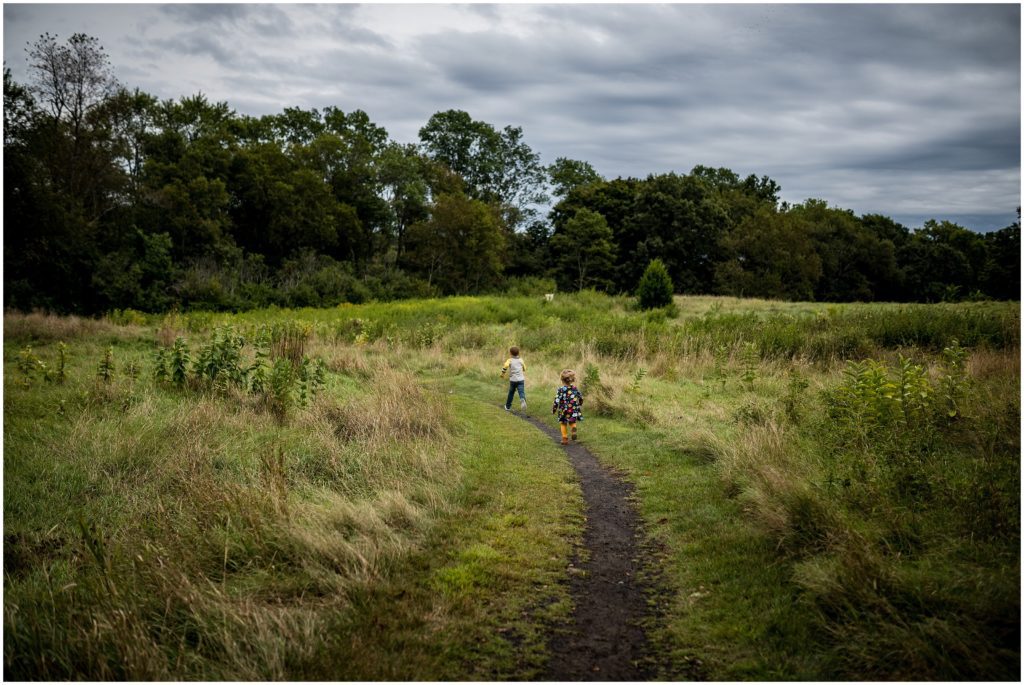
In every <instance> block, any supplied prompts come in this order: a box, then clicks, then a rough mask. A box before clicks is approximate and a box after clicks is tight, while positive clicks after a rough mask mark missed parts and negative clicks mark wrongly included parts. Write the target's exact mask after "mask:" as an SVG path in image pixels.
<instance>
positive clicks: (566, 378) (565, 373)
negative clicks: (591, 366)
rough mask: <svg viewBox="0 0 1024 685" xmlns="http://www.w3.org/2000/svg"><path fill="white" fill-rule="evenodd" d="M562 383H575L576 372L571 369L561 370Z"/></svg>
mask: <svg viewBox="0 0 1024 685" xmlns="http://www.w3.org/2000/svg"><path fill="white" fill-rule="evenodd" d="M561 376H562V382H563V383H565V384H566V385H571V384H572V383H575V382H576V372H575V371H573V370H572V369H562V375H561Z"/></svg>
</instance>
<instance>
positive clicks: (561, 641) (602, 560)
mask: <svg viewBox="0 0 1024 685" xmlns="http://www.w3.org/2000/svg"><path fill="white" fill-rule="evenodd" d="M520 416H521V417H522V418H524V419H525V420H526V421H529V422H530V423H532V424H533V425H534V426H536V427H537V428H539V429H540V430H542V431H544V432H545V433H547V434H548V435H550V436H551V437H552V439H554V440H555V441H556V442H561V435H560V434H559V432H558V429H557V428H552V427H550V426H548V425H547V424H545V423H543V422H542V421H541V420H540V419H537V418H535V417H531V416H522V415H520ZM563 449H564V450H565V452H566V455H567V456H568V457H569V461H570V462H571V463H572V465H573V468H575V469H576V473H577V474H578V475H579V478H580V485H581V486H582V489H583V500H584V504H585V507H586V525H585V529H584V533H583V546H584V547H585V548H586V553H587V556H588V557H589V558H588V559H586V560H584V561H582V562H581V561H580V560H579V559H575V560H574V562H573V565H574V567H575V568H576V570H577V572H575V573H573V574H572V576H571V580H570V589H571V593H572V598H573V604H574V610H573V616H572V623H571V625H570V626H569V628H568V632H567V633H563V632H561V631H559V632H557V633H556V634H555V635H554V636H552V639H551V643H550V648H551V653H552V657H551V662H550V664H549V665H548V670H547V673H546V675H545V678H544V679H545V680H553V681H580V680H632V681H637V680H650V679H652V678H654V677H655V676H656V675H657V674H656V673H655V672H654V669H653V668H652V666H651V661H650V659H649V658H645V657H649V655H648V653H647V647H648V642H647V637H646V635H645V634H644V631H643V628H642V627H641V621H642V620H643V619H644V618H646V617H648V616H649V615H650V614H651V611H650V609H649V607H648V601H647V599H648V595H647V593H646V592H645V587H644V585H643V584H642V583H641V579H640V578H639V577H638V574H639V572H640V570H641V566H642V564H641V548H640V528H639V523H640V519H639V516H638V515H637V513H636V511H635V509H634V507H633V505H632V502H631V501H630V495H631V493H632V489H633V488H632V485H630V484H629V483H627V482H625V481H624V480H622V479H620V478H618V477H616V476H615V475H614V474H613V473H612V472H611V471H609V470H608V469H606V468H605V467H603V466H601V464H600V463H599V462H598V461H597V458H596V457H594V455H593V454H591V453H590V452H589V451H588V450H587V449H586V448H585V447H583V446H582V445H580V444H579V443H578V442H570V443H569V444H568V445H566V446H565V447H563Z"/></svg>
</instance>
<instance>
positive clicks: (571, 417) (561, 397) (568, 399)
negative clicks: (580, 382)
mask: <svg viewBox="0 0 1024 685" xmlns="http://www.w3.org/2000/svg"><path fill="white" fill-rule="evenodd" d="M551 413H552V414H555V413H557V414H558V421H559V422H560V423H576V422H577V421H582V420H583V395H582V394H581V393H580V391H579V389H578V388H577V387H576V386H575V385H563V386H562V387H560V388H559V389H558V392H557V393H555V401H554V403H553V404H552V405H551Z"/></svg>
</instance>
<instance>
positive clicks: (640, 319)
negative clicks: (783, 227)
mask: <svg viewBox="0 0 1024 685" xmlns="http://www.w3.org/2000/svg"><path fill="white" fill-rule="evenodd" d="M674 308H675V315H673V312H672V311H669V310H655V311H652V312H638V311H636V309H635V307H634V306H633V304H632V302H631V301H630V300H628V299H626V298H611V297H606V296H603V295H599V294H596V293H580V294H578V295H561V294H560V295H558V296H557V297H556V299H555V301H554V302H552V303H545V302H544V301H543V299H542V298H540V297H505V298H497V297H478V298H451V299H443V300H423V301H408V302H401V303H393V304H380V303H370V304H366V305H359V306H342V307H338V308H334V309H330V310H298V311H286V310H273V309H272V310H264V311H259V312H246V313H244V314H237V315H230V314H211V313H190V314H173V315H168V316H148V315H141V314H138V313H135V312H120V313H116V314H115V315H113V316H112V317H110V318H109V319H107V320H103V321H89V320H82V319H74V318H61V317H47V316H43V315H28V316H13V315H12V316H7V317H5V344H4V364H5V367H4V368H5V376H4V384H5V401H4V420H5V432H4V448H5V469H4V479H5V480H4V484H5V494H6V500H5V502H6V504H5V510H4V534H5V546H4V547H5V549H4V551H5V581H4V589H5V600H4V611H5V619H4V620H5V639H4V650H5V672H6V673H7V674H9V675H11V676H12V677H24V678H45V679H64V678H72V677H76V678H77V677H87V678H93V679H105V678H129V679H159V678H163V679H193V678H198V679H250V680H268V679H359V680H376V679H393V680H407V679H431V680H433V679H438V680H447V679H451V680H461V679H474V680H476V679H479V680H490V679H525V678H536V677H539V675H541V674H542V668H543V663H544V659H545V654H546V650H545V646H544V645H545V639H546V635H548V633H549V631H550V629H551V627H552V626H553V625H557V624H559V623H560V622H561V621H563V620H564V619H565V617H566V616H567V612H568V611H569V598H568V596H567V594H566V592H567V589H566V588H567V586H566V578H565V576H566V574H565V567H566V564H567V563H568V559H569V558H570V556H571V554H572V549H573V545H574V544H575V543H576V542H577V541H578V539H579V535H580V527H581V524H582V519H581V514H580V512H581V501H580V493H579V490H578V487H577V485H576V484H575V481H574V478H573V476H572V472H571V469H570V468H569V466H568V465H567V463H566V462H565V460H564V458H563V455H562V453H561V451H560V450H559V449H558V448H557V447H556V446H554V445H552V444H551V442H550V440H549V439H548V438H547V437H546V436H544V435H542V434H541V433H540V432H538V431H536V430H535V429H533V428H532V427H530V426H529V425H528V424H526V423H525V422H522V421H520V420H518V419H517V418H515V417H512V416H508V415H507V414H505V412H503V411H501V410H500V408H499V404H500V402H501V401H502V400H503V399H504V396H505V392H506V390H507V383H505V382H503V381H501V380H500V379H499V378H498V371H499V369H500V365H501V363H502V361H504V359H505V358H506V357H507V349H508V347H509V346H510V345H513V344H515V345H518V346H519V347H520V348H521V349H522V350H523V357H524V359H525V361H526V363H527V365H528V369H527V394H528V398H529V402H530V408H531V411H533V412H537V413H538V414H540V415H542V416H547V409H548V406H549V404H550V402H551V398H552V397H553V394H554V390H555V388H556V387H557V386H558V384H559V383H558V372H559V371H560V370H561V369H562V368H565V367H571V368H575V369H576V371H577V374H578V376H579V378H580V379H583V378H585V377H586V376H587V375H588V373H587V372H588V369H591V370H592V371H594V372H596V373H597V374H598V375H599V377H600V382H601V387H600V388H599V387H597V386H594V387H590V388H586V389H585V393H586V403H585V406H584V411H585V419H584V421H583V422H582V423H581V424H580V436H581V440H582V442H583V444H584V445H585V446H587V447H588V448H589V449H590V450H591V451H592V452H594V453H595V454H596V455H597V456H598V458H599V459H600V460H602V461H603V462H604V463H606V464H608V465H609V466H613V467H615V468H617V469H619V470H621V471H622V472H624V473H625V474H626V477H627V478H629V479H630V480H631V481H632V482H633V483H635V484H636V488H637V490H636V492H637V501H638V506H639V509H640V512H641V514H642V516H643V519H644V522H645V528H646V531H647V535H648V538H649V540H648V543H649V549H651V550H652V554H653V555H654V561H655V562H656V563H655V564H654V566H655V567H656V569H657V570H659V571H660V573H658V574H657V575H658V579H659V582H660V583H661V584H662V585H663V586H664V588H665V590H666V593H667V594H666V597H667V599H666V600H665V601H666V602H667V604H666V607H665V611H664V612H663V615H661V616H660V618H659V619H658V620H657V621H655V622H654V623H653V624H652V625H651V626H650V632H651V636H652V639H653V640H654V642H655V644H656V645H657V647H658V649H659V652H660V654H661V655H662V656H663V657H664V658H663V663H662V664H661V676H662V677H663V678H666V679H680V678H682V679H691V678H707V679H728V680H776V679H784V680H802V679H818V680H822V679H824V680H833V679H838V680H859V679H882V680H884V679H908V678H909V679H939V680H943V679H946V680H950V679H952V680H959V679H997V680H1013V679H1015V676H1017V675H1019V665H1020V652H1019V606H1020V605H1019V590H1020V584H1019V579H1020V563H1019V558H1020V530H1019V523H1020V492H1019V482H1020V461H1019V457H1020V434H1019V423H1020V385H1019V383H1020V367H1019V340H1020V335H1019V329H1020V311H1019V305H1018V304H1016V303H967V304H959V305H891V304H872V305H820V304H814V303H779V302H769V301H754V300H739V299H736V298H711V297H701V298H681V297H677V298H676V301H675V305H674ZM223 325H231V326H234V327H235V330H236V331H237V332H239V333H241V334H242V335H244V336H246V337H247V338H249V339H252V338H253V337H254V336H256V335H257V334H259V333H260V331H261V330H268V331H274V332H275V333H274V334H275V335H276V336H278V338H280V339H281V340H284V339H285V338H287V340H288V341H289V342H288V345H290V346H292V349H293V351H294V350H298V351H301V353H304V354H306V355H309V356H311V357H314V358H316V357H319V358H322V359H323V360H324V362H325V364H326V368H327V370H328V373H327V377H326V384H325V386H324V389H323V391H322V393H321V396H320V397H319V398H318V399H316V400H315V401H313V402H311V403H310V404H309V405H308V406H305V407H303V406H300V404H299V403H295V404H294V405H291V406H290V407H289V409H288V411H287V412H286V413H284V415H281V416H278V415H275V413H274V412H273V411H271V410H270V408H269V407H268V405H267V403H266V402H263V401H261V400H260V399H259V397H256V396H253V395H251V394H247V393H245V392H243V391H241V390H237V389H233V388H228V389H221V390H219V391H218V390H216V389H214V388H211V387H209V385H208V384H202V383H192V384H190V385H187V386H186V387H185V388H182V389H178V388H175V387H173V385H170V384H159V383H155V382H154V381H153V380H152V379H151V377H150V375H149V374H150V372H151V366H152V365H151V360H152V358H153V354H154V351H155V350H156V348H157V345H158V344H163V345H169V344H170V343H171V342H172V341H173V340H174V338H175V337H176V336H178V335H181V336H184V337H185V338H187V339H188V342H189V345H190V346H191V348H192V349H193V351H195V350H197V349H198V348H199V346H200V345H202V344H205V343H206V342H207V341H208V340H209V339H210V336H211V334H212V333H213V329H214V327H216V326H223ZM954 340H956V341H959V342H960V343H961V344H963V345H964V346H965V347H966V348H967V358H966V365H965V367H964V369H965V371H964V373H965V376H964V379H965V380H964V382H963V388H962V389H963V393H962V396H961V397H959V399H958V406H959V407H960V408H961V409H962V411H961V413H960V414H959V415H958V416H956V417H955V418H953V419H950V418H949V417H948V416H946V415H945V413H944V411H945V406H944V405H943V402H944V400H943V399H942V392H943V391H942V388H943V387H944V386H942V383H943V382H944V381H943V378H944V376H945V375H948V369H946V368H945V367H944V366H943V361H942V356H941V353H942V350H943V348H944V347H946V346H949V345H952V344H953V341H954ZM60 341H64V342H65V343H67V344H68V353H69V357H68V360H69V361H68V380H67V382H65V383H64V384H59V383H56V382H50V381H46V380H43V378H42V373H41V370H39V369H38V367H36V371H33V372H32V377H31V378H30V379H28V381H29V382H28V387H24V385H25V381H26V377H25V376H24V374H22V372H21V371H19V370H18V362H19V352H21V351H22V350H23V348H24V347H25V346H26V345H31V346H32V348H33V352H34V354H35V355H36V356H37V357H38V358H39V359H41V360H42V361H43V362H44V363H45V364H46V365H47V367H48V368H49V369H50V370H51V372H52V370H53V369H54V368H55V363H56V354H57V352H56V351H57V344H58V342H60ZM283 345H284V343H283V342H282V343H281V346H283ZM108 346H110V347H112V350H113V355H114V363H115V372H114V376H113V379H112V382H110V383H104V382H102V380H100V379H99V378H98V377H97V372H98V364H99V361H100V359H101V358H102V357H103V354H104V351H105V350H106V349H107V347H108ZM296 346H297V347H296ZM300 348H301V349H300ZM283 349H284V348H283V347H281V350H282V351H283ZM246 354H251V353H249V352H246ZM900 355H902V356H904V357H906V358H908V359H910V360H911V362H910V363H912V364H915V365H919V366H920V368H921V373H922V374H923V375H922V376H921V378H922V379H924V380H921V381H920V382H921V383H925V384H927V386H928V388H930V390H929V392H931V393H932V395H931V396H930V398H931V399H929V404H928V406H927V408H926V410H922V412H918V413H913V412H911V413H909V414H906V416H913V417H916V418H915V419H914V422H915V423H913V424H910V423H907V422H906V421H900V420H895V419H886V421H889V423H883V424H879V425H878V426H876V425H874V424H872V425H868V424H863V423H861V422H862V421H863V420H864V418H863V417H866V416H869V415H870V412H868V413H865V412H863V411H860V413H857V412H854V413H850V412H849V411H846V410H845V409H842V407H840V406H839V405H837V404H836V402H837V400H836V398H837V397H840V396H841V395H842V393H841V392H839V390H840V388H841V386H842V384H843V383H845V382H847V380H846V379H847V377H846V376H844V374H843V370H844V362H845V360H847V359H854V360H861V359H866V358H871V359H873V360H875V362H877V364H878V365H881V366H886V365H887V366H888V368H890V369H892V368H895V366H894V365H896V364H897V363H898V362H899V357H900ZM25 359H28V358H27V357H24V358H23V359H22V361H24V360H25ZM132 360H134V361H135V362H136V364H137V365H139V366H141V368H142V369H143V371H142V375H140V377H139V378H137V379H135V380H131V379H129V378H128V377H127V376H126V374H125V368H126V365H127V363H128V362H129V361H132ZM29 366H30V367H31V364H30V365H29ZM871 401H875V400H871ZM878 402H883V401H882V400H878ZM883 403H884V402H883ZM844 411H846V413H845V414H844V413H843V412H844ZM858 411H859V410H858ZM851 416H856V417H859V418H856V419H851V418H850V417H851ZM892 416H897V417H899V416H904V412H902V410H899V411H895V412H893V413H892ZM548 420H551V419H550V418H549V419H548ZM552 425H553V424H552Z"/></svg>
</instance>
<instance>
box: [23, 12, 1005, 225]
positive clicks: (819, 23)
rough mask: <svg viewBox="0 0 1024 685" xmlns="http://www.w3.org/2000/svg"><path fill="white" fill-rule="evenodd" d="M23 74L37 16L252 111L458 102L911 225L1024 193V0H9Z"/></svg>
mask: <svg viewBox="0 0 1024 685" xmlns="http://www.w3.org/2000/svg"><path fill="white" fill-rule="evenodd" d="M3 16H4V32H3V34H4V62H5V65H6V66H7V67H8V68H10V69H11V70H12V73H13V75H14V77H15V79H16V80H18V81H22V82H24V81H26V80H27V78H28V73H27V67H26V49H25V48H26V44H27V43H29V42H32V41H34V40H35V39H36V38H37V37H38V36H39V35H40V34H41V33H43V32H46V31H48V32H50V33H52V34H56V35H57V36H58V37H59V38H61V39H66V38H67V37H69V36H70V35H71V34H72V33H75V32H84V33H87V34H89V35H92V36H95V37H97V38H98V39H99V40H100V42H101V43H102V44H103V45H104V46H105V47H106V49H107V52H108V53H109V55H110V58H111V62H112V64H113V67H114V70H115V73H116V75H117V77H118V79H119V80H120V81H121V82H122V83H123V84H125V85H127V86H129V87H138V88H141V89H142V90H144V91H146V92H149V93H151V94H153V95H156V96H159V97H160V98H178V97H180V96H183V95H193V94H195V93H197V92H202V93H204V94H206V95H207V97H209V98H210V99H212V100H217V101H226V102H227V103H228V104H229V105H230V106H231V107H232V108H233V109H235V110H236V111H237V112H239V113H242V114H252V115H261V114H270V113H277V112H280V111H281V110H282V109H283V108H284V107H302V108H312V107H316V108H322V107H325V106H328V105H334V106H336V107H339V108H341V109H342V110H344V111H351V110H353V109H362V110H364V111H366V112H367V114H369V116H370V118H371V119H372V120H373V121H374V122H375V123H377V124H379V125H381V126H384V127H385V128H386V129H387V130H388V133H389V134H390V136H391V137H392V138H393V139H394V140H397V141H399V142H409V143H411V142H418V131H419V128H420V127H421V126H423V125H424V124H425V123H426V122H427V120H428V119H429V118H430V116H431V115H432V114H433V113H435V112H438V111H442V110H447V109H462V110H465V111H467V112H469V114H470V115H471V116H472V117H473V118H474V119H480V120H484V121H486V122H488V123H490V124H492V125H494V126H495V127H498V128H501V127H504V126H506V125H513V126H521V127H522V128H523V133H524V137H525V140H526V142H527V144H529V145H530V146H531V147H532V148H533V149H534V150H535V151H537V152H539V153H540V155H541V159H542V161H543V162H544V163H545V164H548V163H551V162H553V161H554V160H555V158H557V157H569V158H573V159H581V160H586V161H588V162H590V163H591V164H593V166H594V167H595V168H596V169H597V171H598V172H599V173H601V174H602V175H603V176H605V177H606V178H615V177H617V176H637V177H645V176H647V175H648V174H650V173H662V172H668V171H677V172H680V173H686V172H688V171H690V169H692V168H693V167H694V166H695V165H697V164H704V165H707V166H713V167H720V166H721V167H728V168H730V169H732V170H733V171H735V172H737V173H738V174H740V175H741V176H745V175H747V174H757V175H758V176H760V175H767V176H770V177H771V178H773V179H774V180H775V181H777V182H778V183H779V184H780V185H781V186H782V197H783V199H785V200H787V201H789V202H792V203H796V202H802V201H804V200H805V199H807V198H811V197H814V198H822V199H824V200H827V201H828V202H829V203H830V204H832V205H835V206H839V207H843V208H847V209H852V210H854V211H855V212H856V213H858V214H867V213H881V214H885V215H888V216H892V217H894V218H897V219H899V220H901V221H903V222H904V223H906V224H907V225H908V226H911V227H916V226H919V225H920V223H921V221H922V220H923V219H924V218H929V217H934V218H938V219H951V220H957V221H959V222H960V223H962V224H964V225H966V226H968V227H969V228H973V229H976V230H988V229H992V228H1001V227H1003V226H1006V225H1008V224H1009V223H1011V222H1013V221H1014V220H1016V208H1017V206H1018V205H1020V194H1021V178H1020V160H1021V148H1020V131H1021V123H1020V104H1021V93H1020V65H1021V52H1020V28H1021V16H1020V6H1019V5H1017V4H997V5H979V4H969V5H948V4H946V5H892V4H889V5H886V4H882V5H769V4H764V5H727V4H712V5H696V4H661V5H638V4H600V5H579V4H560V5H559V4H539V5H507V4H506V5H438V4H418V5H394V4H370V5H337V4H335V5H296V4H279V5H277V4H262V5H241V4H232V5H214V4H200V5H180V4H178V5H170V4H148V5H125V4H108V5H90V4H74V5H58V4H11V3H5V4H4V14H3Z"/></svg>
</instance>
